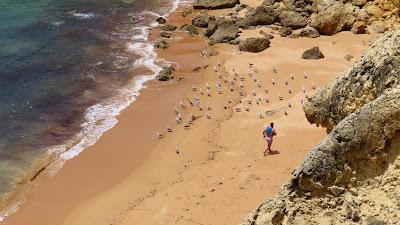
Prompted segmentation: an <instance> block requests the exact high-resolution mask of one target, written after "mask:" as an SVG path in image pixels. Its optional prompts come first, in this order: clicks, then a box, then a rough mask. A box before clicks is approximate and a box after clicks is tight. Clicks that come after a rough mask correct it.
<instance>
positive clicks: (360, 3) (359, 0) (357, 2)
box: [353, 0, 367, 7]
mask: <svg viewBox="0 0 400 225" xmlns="http://www.w3.org/2000/svg"><path fill="white" fill-rule="evenodd" d="M353 4H354V5H356V6H359V7H363V6H364V5H365V4H367V0H353Z"/></svg>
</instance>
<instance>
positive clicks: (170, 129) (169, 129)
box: [166, 124, 172, 132]
mask: <svg viewBox="0 0 400 225" xmlns="http://www.w3.org/2000/svg"><path fill="white" fill-rule="evenodd" d="M166 127H167V131H168V132H172V128H171V127H170V126H169V125H168V124H167V126H166Z"/></svg>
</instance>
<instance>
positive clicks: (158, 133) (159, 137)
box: [156, 131, 164, 139]
mask: <svg viewBox="0 0 400 225" xmlns="http://www.w3.org/2000/svg"><path fill="white" fill-rule="evenodd" d="M156 136H157V138H158V139H161V138H163V137H164V135H163V134H161V133H160V132H158V131H157V132H156Z"/></svg>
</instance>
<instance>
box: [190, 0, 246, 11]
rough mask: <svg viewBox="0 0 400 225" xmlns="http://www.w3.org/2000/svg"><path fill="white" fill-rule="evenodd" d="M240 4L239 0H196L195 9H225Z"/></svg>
mask: <svg viewBox="0 0 400 225" xmlns="http://www.w3.org/2000/svg"><path fill="white" fill-rule="evenodd" d="M237 4H240V1H239V0H196V1H195V2H194V3H193V9H224V8H233V7H235V5H237Z"/></svg>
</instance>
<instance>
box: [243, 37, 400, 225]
mask: <svg viewBox="0 0 400 225" xmlns="http://www.w3.org/2000/svg"><path fill="white" fill-rule="evenodd" d="M304 111H305V113H306V116H307V118H308V120H309V121H310V122H311V123H316V124H318V125H322V126H325V127H326V128H327V129H328V131H330V133H329V134H328V135H327V136H326V137H325V138H324V139H323V140H322V141H321V143H320V144H319V145H318V146H316V147H315V148H314V149H313V150H311V151H310V153H309V154H308V155H307V156H306V158H305V159H304V161H303V163H302V164H301V165H300V166H299V167H298V168H297V169H296V170H295V171H294V172H293V174H292V178H291V180H290V181H289V182H288V184H286V185H285V186H284V187H283V188H282V189H281V191H280V192H279V193H278V194H277V195H276V196H275V197H274V198H272V199H268V200H267V201H265V202H264V203H262V204H261V205H260V206H259V207H257V209H255V210H254V211H253V212H252V213H251V214H250V215H249V216H248V218H246V220H245V221H244V222H243V225H256V224H260V225H261V224H274V225H277V224H368V225H372V224H375V225H377V224H399V223H400V29H398V30H396V31H393V32H390V33H387V34H386V35H385V36H383V37H382V38H380V39H379V40H377V41H376V42H375V43H374V44H373V45H372V46H371V47H370V48H369V49H368V50H367V51H366V52H365V54H364V55H363V56H362V58H361V59H360V60H359V61H358V62H357V63H355V64H354V66H353V67H352V68H351V69H349V70H347V71H345V72H344V73H343V74H342V75H341V76H340V77H339V78H337V79H336V80H335V81H333V82H332V84H331V85H330V86H329V87H327V88H326V89H323V90H321V91H319V92H318V93H316V94H315V95H314V96H313V97H311V98H310V99H309V101H308V102H307V103H306V104H305V105H304Z"/></svg>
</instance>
